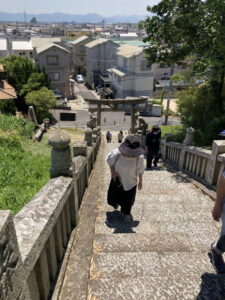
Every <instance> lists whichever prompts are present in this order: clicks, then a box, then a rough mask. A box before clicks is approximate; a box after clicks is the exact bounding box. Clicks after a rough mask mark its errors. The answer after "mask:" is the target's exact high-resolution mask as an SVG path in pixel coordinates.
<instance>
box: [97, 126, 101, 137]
mask: <svg viewBox="0 0 225 300" xmlns="http://www.w3.org/2000/svg"><path fill="white" fill-rule="evenodd" d="M97 134H98V136H101V126H97Z"/></svg>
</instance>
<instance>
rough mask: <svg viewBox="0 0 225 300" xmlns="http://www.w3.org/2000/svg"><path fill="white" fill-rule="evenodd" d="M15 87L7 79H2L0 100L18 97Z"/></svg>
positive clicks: (0, 82)
mask: <svg viewBox="0 0 225 300" xmlns="http://www.w3.org/2000/svg"><path fill="white" fill-rule="evenodd" d="M16 98H17V96H16V91H15V89H14V88H13V87H12V86H11V85H10V84H8V82H7V81H5V80H0V101H1V100H6V99H16Z"/></svg>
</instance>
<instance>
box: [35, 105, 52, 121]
mask: <svg viewBox="0 0 225 300" xmlns="http://www.w3.org/2000/svg"><path fill="white" fill-rule="evenodd" d="M36 118H37V122H38V124H42V122H43V120H44V119H45V118H49V120H50V122H51V121H52V119H53V116H52V114H51V113H50V112H48V111H43V110H38V109H36Z"/></svg>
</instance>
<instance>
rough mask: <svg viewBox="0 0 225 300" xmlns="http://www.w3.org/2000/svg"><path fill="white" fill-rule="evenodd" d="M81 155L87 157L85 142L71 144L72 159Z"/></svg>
mask: <svg viewBox="0 0 225 300" xmlns="http://www.w3.org/2000/svg"><path fill="white" fill-rule="evenodd" d="M79 155H82V156H84V157H87V142H86V141H84V142H75V143H74V144H73V157H76V156H79Z"/></svg>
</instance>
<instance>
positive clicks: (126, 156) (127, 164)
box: [106, 135, 145, 221]
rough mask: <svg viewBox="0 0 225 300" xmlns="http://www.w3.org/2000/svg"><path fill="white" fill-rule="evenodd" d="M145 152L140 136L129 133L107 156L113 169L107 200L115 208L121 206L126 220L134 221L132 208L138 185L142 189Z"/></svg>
mask: <svg viewBox="0 0 225 300" xmlns="http://www.w3.org/2000/svg"><path fill="white" fill-rule="evenodd" d="M143 154H144V150H143V149H142V147H141V145H140V142H139V140H138V138H137V137H136V136H135V135H128V136H127V137H126V139H125V140H124V142H123V143H122V144H121V145H120V147H119V148H116V149H114V150H113V151H112V152H111V153H109V154H108V155H107V157H106V161H107V163H108V165H109V167H110V170H111V181H110V185H109V190H108V197H107V198H108V199H107V200H108V203H109V204H110V205H112V206H113V207H114V208H115V209H117V208H118V206H119V205H120V206H121V213H122V215H123V217H124V220H125V221H132V216H131V209H132V206H133V204H134V201H135V196H136V189H137V186H138V189H139V190H141V189H142V176H143V173H144V169H145V167H144V155H143ZM137 178H138V179H137ZM111 198H113V199H111Z"/></svg>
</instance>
